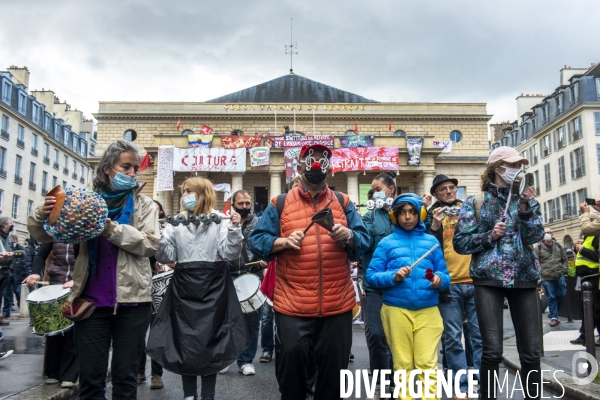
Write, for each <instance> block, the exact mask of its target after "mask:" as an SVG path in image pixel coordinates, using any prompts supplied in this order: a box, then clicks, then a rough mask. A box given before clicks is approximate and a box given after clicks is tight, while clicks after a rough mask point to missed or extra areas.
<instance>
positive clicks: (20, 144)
mask: <svg viewBox="0 0 600 400" xmlns="http://www.w3.org/2000/svg"><path fill="white" fill-rule="evenodd" d="M17 147H20V148H22V149H24V148H25V141H23V140H21V139H17Z"/></svg>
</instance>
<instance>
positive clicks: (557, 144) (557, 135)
mask: <svg viewBox="0 0 600 400" xmlns="http://www.w3.org/2000/svg"><path fill="white" fill-rule="evenodd" d="M566 145H567V139H566V138H565V129H564V127H562V126H560V127H558V129H557V130H555V131H554V150H560V149H562V148H563V147H565V146H566Z"/></svg>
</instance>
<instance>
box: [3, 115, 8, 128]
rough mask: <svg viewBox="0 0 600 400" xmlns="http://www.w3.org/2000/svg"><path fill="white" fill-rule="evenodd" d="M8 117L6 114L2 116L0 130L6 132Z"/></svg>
mask: <svg viewBox="0 0 600 400" xmlns="http://www.w3.org/2000/svg"><path fill="white" fill-rule="evenodd" d="M8 123H9V119H8V117H7V116H6V115H3V116H2V130H3V131H5V132H8Z"/></svg>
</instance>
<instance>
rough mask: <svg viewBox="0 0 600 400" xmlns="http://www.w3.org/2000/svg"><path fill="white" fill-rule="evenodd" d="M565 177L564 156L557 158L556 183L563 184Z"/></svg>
mask: <svg viewBox="0 0 600 400" xmlns="http://www.w3.org/2000/svg"><path fill="white" fill-rule="evenodd" d="M566 181H567V179H566V178H565V156H562V157H560V158H559V159H558V184H559V185H564V184H565V182H566Z"/></svg>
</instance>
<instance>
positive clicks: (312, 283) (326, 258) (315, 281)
mask: <svg viewBox="0 0 600 400" xmlns="http://www.w3.org/2000/svg"><path fill="white" fill-rule="evenodd" d="M343 197H344V204H345V205H348V201H349V199H348V196H346V195H344V194H343ZM276 199H277V198H276V197H275V198H273V200H272V201H271V202H272V203H273V205H274V206H276ZM330 201H331V203H330V204H329V208H331V210H332V212H333V220H334V224H341V225H343V226H346V227H347V226H348V221H347V220H346V215H345V213H344V209H343V208H342V205H341V204H340V202H339V201H338V199H337V197H336V196H335V193H334V192H333V191H332V190H330V189H329V188H328V187H327V186H326V187H325V188H324V189H323V191H321V192H320V193H319V195H318V198H317V204H316V205H315V204H314V203H313V201H312V199H311V198H310V193H309V192H304V190H302V188H301V187H297V188H295V189H293V190H291V191H290V192H288V194H287V196H286V199H285V205H284V208H283V212H282V214H281V218H280V227H281V237H288V236H290V235H291V234H292V232H294V231H298V230H299V231H303V230H304V229H305V228H306V227H307V226H308V225H309V224H310V222H311V218H312V217H313V215H315V213H316V212H317V211H318V210H321V209H323V208H324V207H325V206H326V205H327V203H329V202H330ZM355 304H356V300H355V295H354V288H353V286H352V281H351V278H350V268H349V263H348V253H347V252H346V250H345V249H343V248H342V247H340V245H339V244H338V243H337V242H335V241H334V240H333V239H331V238H330V237H329V232H328V231H327V230H326V229H325V228H323V227H321V226H318V225H317V224H313V226H311V228H310V229H309V230H308V232H307V233H306V236H305V237H304V240H303V242H302V245H301V246H300V250H291V249H288V250H284V251H281V252H280V253H279V254H278V255H277V284H276V285H275V295H274V308H275V311H277V312H280V313H282V314H286V315H291V316H295V317H326V316H329V315H337V314H341V313H344V312H347V311H349V310H351V309H352V307H354V305H355Z"/></svg>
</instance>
